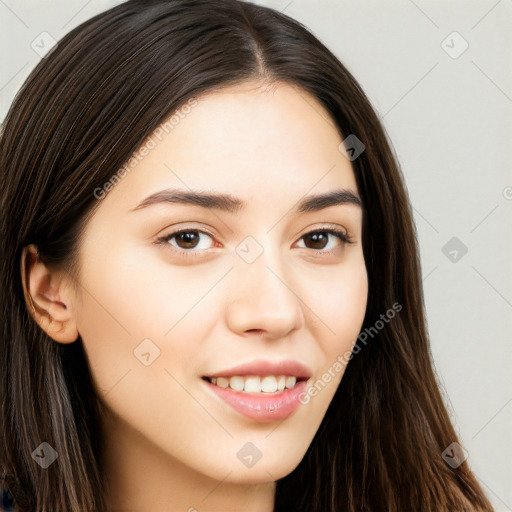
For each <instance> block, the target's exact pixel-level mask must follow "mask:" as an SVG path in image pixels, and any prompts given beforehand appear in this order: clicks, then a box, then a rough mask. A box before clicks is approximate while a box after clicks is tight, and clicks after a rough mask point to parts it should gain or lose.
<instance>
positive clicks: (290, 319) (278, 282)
mask: <svg viewBox="0 0 512 512" xmlns="http://www.w3.org/2000/svg"><path fill="white" fill-rule="evenodd" d="M290 276H291V272H290V271H286V269H285V267H284V266H283V265H282V264H281V263H279V261H278V260H277V259H276V258H272V257H271V256H270V254H269V251H263V253H262V254H261V255H260V257H259V258H257V259H256V261H254V262H252V263H251V264H247V263H245V262H243V261H239V262H238V265H236V267H235V269H234V272H233V277H234V282H233V284H232V286H233V288H232V290H231V296H230V300H229V303H228V307H227V309H226V322H227V324H228V327H229V328H230V329H231V330H232V331H233V332H236V333H237V334H240V335H244V334H246V333H248V332H254V331H257V333H258V334H261V335H263V336H264V337H265V338H268V339H279V338H284V337H286V336H287V335H289V334H290V332H292V331H294V330H296V329H300V328H301V327H302V326H303V325H304V314H303V308H302V301H301V299H300V298H299V296H298V295H299V294H298V290H295V289H294V286H293V282H291V281H292V280H291V279H290Z"/></svg>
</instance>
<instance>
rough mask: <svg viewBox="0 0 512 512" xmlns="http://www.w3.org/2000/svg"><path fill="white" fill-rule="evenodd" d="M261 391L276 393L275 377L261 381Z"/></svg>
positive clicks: (271, 376)
mask: <svg viewBox="0 0 512 512" xmlns="http://www.w3.org/2000/svg"><path fill="white" fill-rule="evenodd" d="M261 391H265V392H266V393H275V392H276V391H277V380H276V378H275V377H274V376H273V375H269V376H268V377H264V378H263V380H262V381H261Z"/></svg>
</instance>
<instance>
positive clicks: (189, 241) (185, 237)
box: [177, 231, 199, 249]
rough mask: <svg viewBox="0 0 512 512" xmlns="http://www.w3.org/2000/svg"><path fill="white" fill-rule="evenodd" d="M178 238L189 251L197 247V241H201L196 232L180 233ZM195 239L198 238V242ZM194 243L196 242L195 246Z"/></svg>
mask: <svg viewBox="0 0 512 512" xmlns="http://www.w3.org/2000/svg"><path fill="white" fill-rule="evenodd" d="M177 237H178V238H179V239H181V240H182V241H184V242H185V247H186V248H188V249H190V248H191V247H192V248H194V247H195V246H196V245H197V240H199V237H198V234H197V232H195V231H185V232H183V233H178V235H177ZM194 237H195V238H197V240H194ZM194 241H195V242H196V243H195V244H194Z"/></svg>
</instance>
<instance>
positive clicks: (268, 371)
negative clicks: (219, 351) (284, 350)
mask: <svg viewBox="0 0 512 512" xmlns="http://www.w3.org/2000/svg"><path fill="white" fill-rule="evenodd" d="M311 375H312V372H311V370H309V368H307V367H306V366H305V365H303V364H302V363H300V362H298V361H291V360H288V361H277V362H274V361H265V360H258V361H252V362H250V363H247V364H242V365H238V366H234V367H231V368H229V369H226V370H219V371H218V372H215V373H211V374H209V375H205V376H203V380H204V381H205V382H206V383H207V386H208V388H209V389H210V390H211V391H212V392H213V393H214V394H215V395H216V396H217V397H219V398H221V399H222V400H223V401H224V402H225V403H227V404H228V405H229V406H231V407H232V408H233V409H234V410H235V411H237V412H239V413H240V414H243V415H244V416H246V417H248V418H250V419H252V420H256V421H276V420H282V419H285V418H287V417H288V416H289V415H290V414H292V412H293V411H295V410H296V408H297V407H298V405H299V400H298V398H299V396H300V394H301V393H302V392H303V391H304V389H305V387H306V381H307V380H308V379H309V378H310V377H311Z"/></svg>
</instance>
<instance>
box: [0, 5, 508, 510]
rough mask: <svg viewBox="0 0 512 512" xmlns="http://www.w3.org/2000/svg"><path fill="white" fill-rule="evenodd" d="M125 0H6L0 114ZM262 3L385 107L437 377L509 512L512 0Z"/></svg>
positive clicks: (476, 463) (494, 493) (485, 477)
mask: <svg viewBox="0 0 512 512" xmlns="http://www.w3.org/2000/svg"><path fill="white" fill-rule="evenodd" d="M119 3H121V2H120V1H107V0H89V1H87V0H66V1H63V0H60V1H52V2H50V1H47V0H45V1H36V0H31V1H22V0H0V16H1V19H0V43H1V45H0V48H1V50H0V66H1V74H0V119H1V120H3V118H4V117H5V114H6V112H7V109H8V108H9V105H10V103H11V101H12V99H13V98H14V95H15V94H16V91H17V90H18V89H19V87H20V86H21V84H22V82H23V80H24V79H25V78H26V77H27V76H28V74H29V72H30V71H31V69H32V68H33V67H34V66H35V65H36V63H37V62H38V61H39V59H40V56H39V55H38V53H37V51H38V49H39V52H41V51H42V49H43V48H44V46H45V44H46V45H48V41H50V39H49V37H53V38H54V39H56V40H58V39H60V38H61V37H62V36H63V35H64V34H65V33H66V32H68V31H69V30H71V29H72V28H74V27H75V26H76V25H78V24H79V23H81V22H83V21H84V20H86V19H88V18H90V17H91V16H92V15H94V14H96V13H98V12H101V11H103V10H105V9H107V8H109V7H111V6H114V5H117V4H119ZM256 3H259V4H262V5H267V6H269V7H273V8H275V9H278V10H281V11H283V12H285V13H286V14H288V15H289V16H291V17H293V18H295V19H297V20H299V21H301V22H302V23H304V24H305V25H306V26H308V27H309V28H310V29H311V30H312V31H313V33H315V35H316V36H317V37H319V38H320V39H321V40H322V41H323V42H324V43H325V44H326V45H327V46H328V47H329V48H331V49H332V51H333V52H334V53H335V54H336V55H337V56H338V57H339V58H340V60H341V61H342V62H343V63H344V64H345V65H346V66H347V67H348V68H349V70H350V71H351V72H352V73H353V74H354V75H355V77H356V79H357V80H359V82H360V83H361V85H362V87H363V89H364V90H365V91H366V93H367V95H368V97H369V98H370V101H371V102H372V103H373V105H374V107H375V108H376V110H377V112H378V113H379V115H380V116H381V118H382V122H383V124H384V126H385V128H386V130H387V131H388V133H389V136H390V138H391V141H392V143H393V145H394V148H395V151H396V154H397V156H398V159H399V162H400V164H401V167H402V170H403V173H404V175H405V180H406V184H407V187H408V190H409V194H410V199H411V202H412V204H413V207H414V212H415V222H416V226H417V230H418V237H419V241H420V249H421V261H422V272H423V277H424V286H425V304H426V308H427V318H428V324H429V329H430V334H431V340H432V352H433V356H434V359H435V364H436V370H437V373H438V375H439V380H440V382H441V384H442V386H443V388H444V390H445V391H444V392H445V394H446V400H447V403H448V407H449V410H450V413H451V415H452V418H453V421H454V423H455V426H456V430H457V432H458V433H459V434H460V438H461V443H462V444H463V446H464V448H465V449H466V450H467V452H468V454H469V459H468V461H469V463H470V465H471V467H472V468H473V470H474V472H475V473H476V475H477V477H478V478H479V479H480V481H481V482H482V484H483V487H484V489H486V491H487V493H488V495H489V497H490V499H491V500H492V502H493V504H494V505H495V507H496V510H497V511H512V484H511V483H510V482H512V464H511V462H510V461H511V460H512V443H511V431H512V429H511V427H512V385H511V381H512V379H511V376H510V370H509V368H510V367H511V366H512V348H511V343H510V341H511V338H512V337H511V333H512V272H511V270H512V265H511V260H512V236H511V234H512V229H511V228H512V215H511V214H512V173H511V165H510V164H511V161H512V159H511V153H512V145H511V144H510V142H511V135H512V128H511V122H510V121H511V113H512V66H511V65H510V61H509V60H507V59H506V55H507V52H508V54H510V50H511V49H512V35H511V34H512V33H511V31H510V27H512V2H511V1H510V0H499V1H495V0H491V1H475V2H471V3H470V2H462V1H453V0H451V1H450V2H449V3H448V2H440V1H432V0H428V1H427V0H415V1H413V0H386V1H380V2H377V1H374V2H369V1H365V2H361V1H356V0H351V1H342V0H337V1H334V0H333V1H325V0H324V1H316V2H315V1H313V0H309V1H308V0H291V1H290V0H268V1H263V0H260V1H258V2H256ZM454 31H456V32H458V34H460V36H458V35H453V34H452V33H453V32H454ZM43 32H47V33H48V34H49V35H50V36H48V35H44V34H43V35H42V36H41V33H43ZM443 41H444V42H443ZM466 44H468V48H467V49H466V50H465V51H463V52H462V50H464V47H465V45H466ZM450 54H451V55H450ZM453 237H456V239H455V240H452V241H451V242H450V244H449V245H448V246H446V244H447V243H448V242H449V241H450V240H451V239H452V238H453ZM443 248H444V249H443ZM465 248H467V253H465V254H464V251H465ZM453 251H455V252H453ZM418 463H419V464H421V461H418Z"/></svg>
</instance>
